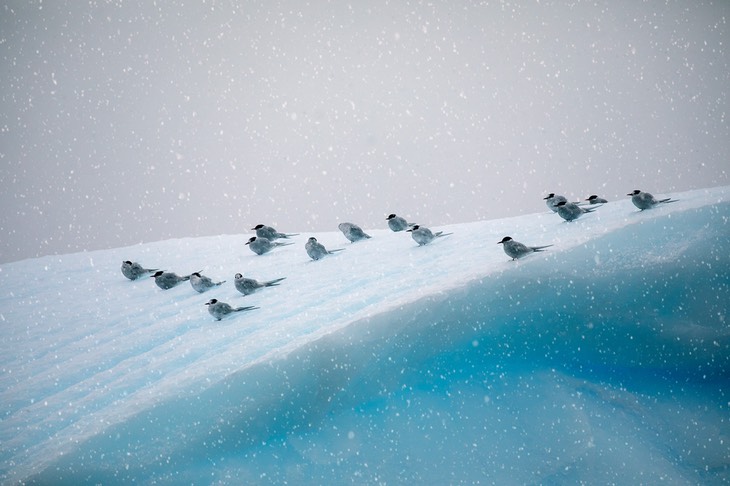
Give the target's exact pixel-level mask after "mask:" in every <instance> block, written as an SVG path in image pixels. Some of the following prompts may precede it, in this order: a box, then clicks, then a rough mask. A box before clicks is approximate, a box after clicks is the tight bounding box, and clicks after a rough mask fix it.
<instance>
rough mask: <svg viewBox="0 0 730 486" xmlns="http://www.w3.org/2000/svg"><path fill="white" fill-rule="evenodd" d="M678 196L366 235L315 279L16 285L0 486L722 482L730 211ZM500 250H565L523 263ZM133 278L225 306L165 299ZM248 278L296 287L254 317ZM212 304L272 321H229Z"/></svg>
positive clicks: (275, 268)
mask: <svg viewBox="0 0 730 486" xmlns="http://www.w3.org/2000/svg"><path fill="white" fill-rule="evenodd" d="M672 196H673V197H675V198H677V199H679V201H678V202H677V203H675V204H672V205H669V206H666V207H660V208H656V209H653V210H651V211H644V212H639V211H638V210H636V208H634V207H633V205H632V204H631V201H630V200H629V199H628V198H627V199H626V200H622V201H616V202H611V203H608V204H606V205H604V206H603V207H601V208H599V209H598V210H597V211H596V212H595V213H594V214H592V215H591V217H586V218H581V219H580V220H578V221H575V222H573V223H571V224H564V223H563V221H562V220H561V219H560V218H559V217H557V216H556V215H554V214H553V213H549V212H548V211H545V212H544V213H540V214H533V215H528V216H523V217H518V218H510V219H504V220H496V221H484V222H477V223H471V224H462V225H452V226H441V225H438V226H439V228H440V229H444V230H446V231H449V232H453V235H452V236H450V237H449V238H446V239H439V240H438V241H435V242H434V243H433V244H431V245H428V246H425V247H418V246H416V244H415V243H414V242H413V241H412V239H411V238H410V235H409V234H407V233H393V232H391V231H390V230H389V229H387V228H385V227H384V228H382V229H373V230H371V229H368V233H369V234H371V235H372V239H370V240H367V241H364V242H362V243H359V244H357V245H353V246H351V247H350V246H348V249H347V251H346V252H342V253H341V254H339V255H338V256H337V258H330V259H324V260H322V261H320V262H314V263H313V262H311V260H310V259H309V258H308V256H307V255H306V253H305V251H304V242H305V241H306V239H307V238H308V237H309V236H310V235H309V234H302V235H301V236H299V237H294V238H292V241H294V242H295V244H294V245H292V246H288V247H285V248H282V249H280V250H279V251H277V252H274V253H271V254H268V255H264V256H257V255H254V254H252V253H251V252H250V251H247V249H246V248H245V247H244V243H245V241H246V240H247V238H248V236H249V235H238V236H221V237H211V238H196V239H181V240H173V241H165V242H160V243H155V244H147V245H139V246H133V247H127V248H121V249H114V250H106V251H97V252H90V253H78V254H73V255H65V256H57V257H46V258H39V259H34V260H26V261H22V262H16V263H11V264H6V265H3V266H0V276H1V277H2V281H3V282H4V284H3V287H2V291H1V293H0V298H1V299H2V307H1V309H2V310H1V311H0V322H2V326H3V332H2V339H1V340H0V342H1V343H2V349H1V351H2V352H0V361H1V362H2V368H1V369H2V374H1V375H0V406H2V421H0V478H1V479H2V482H3V483H4V484H12V483H15V482H17V481H29V482H37V483H40V484H83V483H104V484H109V483H117V484H118V483H127V484H129V483H131V482H133V481H136V482H142V483H145V484H149V483H152V482H154V483H156V484H183V483H206V484H207V483H218V484H257V483H267V484H270V483H283V482H285V481H288V482H289V483H290V484H307V483H319V484H345V483H347V484H350V483H356V484H374V483H377V482H384V483H388V484H417V483H422V484H425V483H430V484H459V483H464V484H467V483H468V484H471V483H475V482H481V483H496V484H525V483H542V484H566V483H578V482H581V481H583V482H586V483H593V484H598V483H602V484H605V483H618V484H638V483H656V482H663V483H666V484H678V483H680V484H682V483H692V484H695V483H702V484H718V483H721V482H722V481H727V480H728V479H730V472H729V465H728V461H729V459H728V458H729V457H730V424H728V417H729V416H730V414H728V401H729V398H728V393H729V383H728V376H730V326H729V325H728V322H727V314H728V302H730V252H729V251H728V250H729V249H730V248H729V246H730V221H729V220H728V218H729V217H730V188H727V187H724V188H715V189H709V190H700V191H692V192H686V193H681V194H672ZM436 223H437V222H436ZM505 235H511V236H512V237H514V238H515V239H518V240H519V241H523V242H525V243H526V244H530V245H547V244H553V245H554V246H553V247H551V248H549V249H548V251H545V252H543V253H538V254H534V255H530V256H528V257H526V258H524V259H521V260H519V261H510V259H509V257H507V256H506V255H505V254H504V252H503V251H502V247H501V246H500V245H498V244H496V242H497V241H499V240H500V239H501V238H502V237H503V236H505ZM316 237H317V239H318V240H319V241H321V242H323V244H325V245H327V246H333V247H334V246H337V245H342V244H343V243H345V242H346V241H345V240H344V237H343V236H342V234H341V233H339V232H337V231H333V232H332V233H324V234H317V235H316ZM125 259H132V260H135V261H139V262H140V263H141V264H143V265H146V266H150V267H155V268H167V269H170V270H174V271H176V272H178V273H180V274H187V273H189V272H191V271H195V270H199V269H201V268H202V269H204V271H205V272H206V273H207V274H210V275H215V276H216V277H217V278H220V279H227V280H228V283H226V284H224V285H223V286H221V287H220V288H217V289H214V290H211V291H210V292H208V293H207V294H205V295H200V294H198V293H197V292H195V291H194V290H193V289H192V288H191V287H190V285H189V284H188V283H187V282H186V283H184V284H181V285H179V286H178V287H175V288H174V289H171V290H167V291H162V290H160V289H158V288H157V287H156V286H155V285H154V282H153V281H152V279H149V278H148V279H140V280H138V281H129V280H127V279H125V278H124V277H123V276H122V275H121V273H120V272H119V261H121V260H125ZM238 272H244V273H246V274H247V275H252V276H255V277H260V278H264V279H266V278H270V277H272V276H273V277H275V276H282V277H283V276H286V277H287V279H286V281H285V284H282V285H281V286H278V287H275V288H272V289H269V291H267V292H260V293H257V294H254V295H250V296H246V297H244V296H242V295H240V294H239V293H238V292H237V291H236V289H235V288H234V286H233V275H235V274H236V273H238ZM210 298H218V299H220V300H223V301H225V302H229V303H231V305H244V304H245V305H256V306H258V307H260V309H258V310H256V311H255V312H250V313H241V315H235V316H231V317H230V318H225V319H223V320H222V321H220V322H215V321H213V320H212V319H211V317H210V316H209V315H208V313H207V311H206V309H205V305H204V303H205V302H206V301H207V300H209V299H210Z"/></svg>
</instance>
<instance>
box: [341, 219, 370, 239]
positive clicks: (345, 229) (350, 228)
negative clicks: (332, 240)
mask: <svg viewBox="0 0 730 486" xmlns="http://www.w3.org/2000/svg"><path fill="white" fill-rule="evenodd" d="M337 227H338V228H339V229H340V231H342V234H343V235H345V238H347V239H348V240H350V241H351V242H353V243H354V242H356V241H360V240H367V239H368V238H370V235H369V234H367V233H365V232H364V231H363V230H362V228H360V227H359V226H358V225H356V224H353V223H340V224H339V225H337Z"/></svg>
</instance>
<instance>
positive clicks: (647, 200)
mask: <svg viewBox="0 0 730 486" xmlns="http://www.w3.org/2000/svg"><path fill="white" fill-rule="evenodd" d="M627 196H631V202H632V203H634V206H636V207H637V208H639V209H641V210H642V211H643V210H645V209H651V208H653V207H654V206H657V205H659V204H662V203H673V202H675V201H676V199H674V200H672V198H671V197H668V198H666V199H657V198H655V197H654V196H652V195H651V194H649V193H648V192H642V191H640V190H638V189H635V190H634V192H630V193H628V194H627Z"/></svg>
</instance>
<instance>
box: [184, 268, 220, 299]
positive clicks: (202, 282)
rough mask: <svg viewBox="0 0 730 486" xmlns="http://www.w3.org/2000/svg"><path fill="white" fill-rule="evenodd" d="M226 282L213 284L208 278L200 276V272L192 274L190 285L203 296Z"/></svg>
mask: <svg viewBox="0 0 730 486" xmlns="http://www.w3.org/2000/svg"><path fill="white" fill-rule="evenodd" d="M225 282H226V281H225V280H223V281H221V282H213V281H212V280H211V279H209V278H208V277H205V276H203V275H200V272H195V273H191V274H190V285H191V286H192V287H193V289H195V291H196V292H200V293H201V294H202V293H203V292H206V291H208V290H210V289H212V288H213V287H217V286H219V285H221V284H224V283H225Z"/></svg>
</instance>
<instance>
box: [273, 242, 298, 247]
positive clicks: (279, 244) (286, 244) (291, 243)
mask: <svg viewBox="0 0 730 486" xmlns="http://www.w3.org/2000/svg"><path fill="white" fill-rule="evenodd" d="M293 244H294V242H293V241H292V242H287V243H281V242H278V241H277V242H276V243H274V245H276V246H289V245H293Z"/></svg>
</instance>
